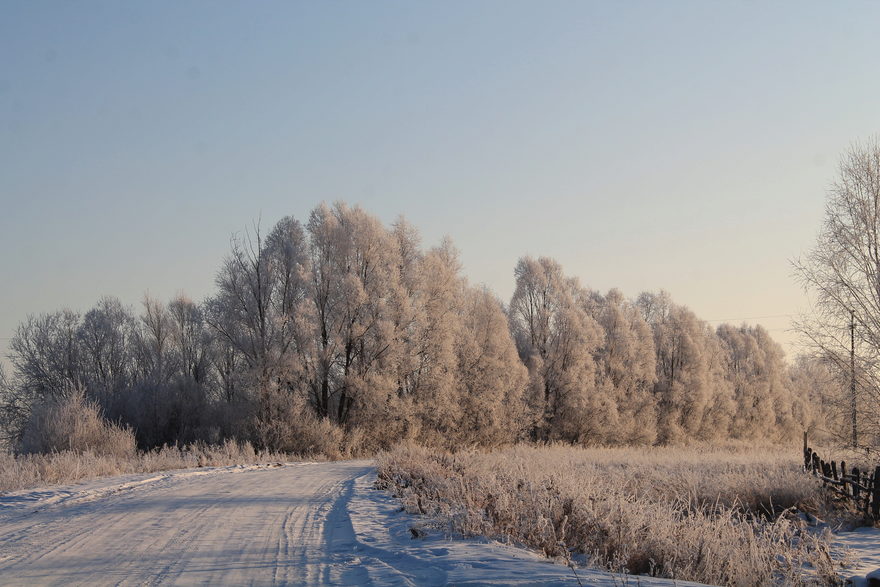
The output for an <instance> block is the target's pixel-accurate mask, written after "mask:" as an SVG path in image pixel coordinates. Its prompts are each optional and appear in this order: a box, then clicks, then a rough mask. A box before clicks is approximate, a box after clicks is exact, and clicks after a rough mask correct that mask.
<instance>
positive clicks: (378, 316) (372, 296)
mask: <svg viewBox="0 0 880 587" xmlns="http://www.w3.org/2000/svg"><path fill="white" fill-rule="evenodd" d="M308 232H309V236H310V248H309V254H310V259H311V275H310V279H309V281H310V283H309V289H308V293H307V295H308V297H309V298H310V302H311V306H312V307H311V312H312V315H313V322H312V328H313V330H312V333H311V339H312V349H313V351H312V354H311V357H312V359H311V360H310V365H311V367H310V368H311V375H310V376H309V377H310V381H311V394H312V399H313V402H314V404H315V406H316V407H317V411H318V414H319V415H320V416H322V417H329V418H331V419H333V420H334V421H336V422H338V423H341V424H342V423H345V422H346V421H348V419H349V417H350V416H351V415H352V412H353V410H355V411H356V410H357V409H358V405H362V404H363V401H364V399H365V398H361V397H360V396H361V395H362V394H363V393H368V392H369V393H371V394H374V395H375V394H376V393H379V394H381V395H382V396H384V398H385V399H388V398H389V397H390V394H392V393H393V391H394V387H395V381H394V380H393V376H391V375H390V373H392V372H393V371H394V368H393V366H391V365H389V363H390V362H391V359H392V357H393V355H394V351H395V341H396V332H395V330H396V321H395V311H394V310H395V306H396V305H397V304H398V303H399V300H400V298H401V297H402V296H403V295H404V294H403V291H402V288H401V286H400V261H399V258H398V248H397V244H396V242H395V239H394V238H393V237H392V235H391V233H390V232H389V231H388V230H387V229H386V228H385V227H383V226H382V224H381V223H380V222H379V220H378V219H376V218H375V217H373V216H370V215H369V214H367V213H366V212H364V211H363V210H362V209H361V208H359V207H353V208H350V207H348V206H347V205H345V204H342V203H338V204H335V205H334V206H333V207H332V208H331V207H329V206H326V205H321V206H319V207H317V208H316V209H315V210H313V211H312V214H311V216H310V218H309V223H308ZM373 399H374V400H375V399H376V398H375V397H374V398H373Z"/></svg>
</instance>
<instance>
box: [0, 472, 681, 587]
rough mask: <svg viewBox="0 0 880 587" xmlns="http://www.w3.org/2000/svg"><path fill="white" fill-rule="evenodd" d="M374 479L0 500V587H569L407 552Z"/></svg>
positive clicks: (504, 556) (318, 476)
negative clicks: (491, 586) (56, 586)
mask: <svg viewBox="0 0 880 587" xmlns="http://www.w3.org/2000/svg"><path fill="white" fill-rule="evenodd" d="M374 479H375V469H374V468H373V466H372V464H371V463H370V462H369V461H348V462H336V463H294V464H286V465H283V466H282V465H276V466H271V465H261V466H251V467H226V468H218V469H199V470H189V471H178V472H168V473H163V474H154V475H138V476H128V477H117V478H114V479H105V480H100V481H92V482H88V483H84V484H81V485H74V486H68V487H64V488H53V489H48V490H42V491H30V492H19V493H14V494H5V495H4V494H0V584H3V585H17V584H27V585H33V584H65V585H69V584H89V585H94V584H114V585H115V584H137V585H144V584H187V585H189V584H206V585H218V584H234V585H254V584H255V585H270V584H294V585H314V584H324V585H369V584H374V585H447V584H455V585H487V584H496V585H527V584H535V585H538V584H540V585H552V584H557V585H563V584H565V585H577V584H578V582H577V580H576V579H575V576H574V574H573V573H572V571H571V569H568V568H566V567H565V566H563V565H557V564H552V563H550V562H547V561H545V560H543V559H540V558H539V557H537V556H536V555H534V554H532V553H530V552H527V551H525V550H522V549H518V548H514V547H509V546H504V545H500V544H496V543H493V542H488V541H477V540H449V539H447V538H445V537H443V536H442V534H441V533H439V532H431V533H429V536H428V537H427V538H424V539H412V538H411V535H410V532H409V528H410V527H411V526H412V525H413V524H414V523H416V522H417V520H416V519H415V518H413V517H411V516H409V515H407V514H405V513H403V512H400V511H399V510H400V508H399V506H398V505H397V504H396V503H395V501H394V500H393V499H392V498H391V497H389V496H388V495H387V494H386V493H384V492H381V491H376V490H374V489H372V482H373V480H374ZM578 575H579V578H580V581H581V582H582V583H583V584H584V585H621V584H625V581H622V580H621V579H622V577H620V576H616V577H615V576H612V575H608V574H605V573H599V572H591V571H578ZM641 584H643V585H661V584H672V582H668V583H667V582H663V581H657V580H656V579H648V580H647V581H646V580H645V579H644V578H643V579H642V581H641ZM677 584H678V585H683V584H684V583H682V582H678V583H677Z"/></svg>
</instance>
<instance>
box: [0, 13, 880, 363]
mask: <svg viewBox="0 0 880 587" xmlns="http://www.w3.org/2000/svg"><path fill="white" fill-rule="evenodd" d="M0 7H2V14H3V17H2V19H0V204H2V206H0V248H2V251H3V256H2V260H0V276H2V284H3V285H2V288H0V308H2V309H0V339H3V338H8V337H10V336H12V334H13V332H14V329H15V326H16V325H17V324H18V322H19V321H21V320H22V319H23V318H24V317H25V316H26V315H27V314H28V313H41V312H47V311H52V310H55V309H58V308H60V307H65V306H66V307H71V308H73V309H79V310H85V309H87V308H89V307H90V306H91V305H92V304H93V303H94V301H95V300H97V299H98V298H99V297H100V296H102V295H108V294H110V295H116V296H118V297H120V298H121V299H122V300H123V301H124V302H125V303H127V304H130V305H133V306H137V305H138V304H139V301H140V300H141V298H142V296H143V294H144V292H146V291H149V292H150V293H151V294H152V295H155V296H159V297H163V298H167V297H170V296H171V295H174V294H175V293H176V292H178V291H185V292H187V293H188V294H189V295H190V296H192V297H194V298H196V299H200V298H202V297H203V296H205V295H207V294H209V293H210V292H211V291H212V288H213V278H214V274H215V272H216V269H217V268H218V266H219V263H220V260H221V258H222V257H223V255H224V254H225V253H226V251H227V249H228V243H229V238H230V235H231V234H232V233H233V232H235V231H238V230H241V229H243V228H244V227H245V226H247V225H249V224H251V223H252V222H253V221H255V220H256V219H258V218H262V223H263V224H264V225H265V226H267V227H268V226H270V225H271V224H273V223H274V222H275V221H276V220H278V219H279V218H280V217H282V216H284V215H288V214H292V215H294V216H297V217H299V218H303V219H304V218H305V217H306V216H307V214H308V211H309V210H310V209H311V208H313V207H314V206H315V205H316V204H317V203H319V202H321V201H328V202H329V201H334V200H345V201H348V202H350V203H358V204H361V205H362V206H364V207H365V208H366V209H368V210H370V211H371V212H373V213H375V214H377V215H378V216H379V217H381V218H382V219H383V220H385V221H388V222H390V221H392V220H393V219H394V218H395V217H397V216H398V215H399V214H403V215H405V216H406V217H407V218H408V219H409V220H410V221H412V222H413V223H414V224H415V225H417V226H418V227H419V228H420V229H421V231H422V234H423V236H424V239H425V242H426V243H428V244H431V243H436V242H438V241H439V240H440V239H441V238H442V237H443V236H444V235H449V236H450V237H452V239H453V241H454V242H455V243H456V245H457V246H458V247H459V248H460V249H461V253H462V255H461V258H462V262H463V265H464V269H465V272H466V273H467V275H468V276H469V277H470V278H471V280H472V281H475V282H483V283H486V284H487V285H489V286H490V287H491V288H492V289H494V290H495V291H496V292H497V293H498V294H499V295H500V296H501V297H502V298H505V299H506V298H508V297H509V295H510V293H511V292H512V289H513V267H514V265H515V263H516V260H517V258H518V257H519V256H521V255H524V254H531V255H549V256H552V257H555V258H556V259H557V260H559V261H560V262H561V263H562V264H563V266H564V267H565V268H566V270H567V272H568V273H570V274H574V275H578V276H579V277H580V278H581V280H582V281H583V283H584V284H586V285H589V286H591V287H594V288H597V289H600V290H606V289H608V288H610V287H619V288H620V289H622V290H623V292H624V293H625V294H627V295H629V296H635V295H636V294H638V292H639V291H642V290H646V289H650V290H656V289H660V288H665V289H667V290H669V291H670V292H671V293H672V295H673V297H674V298H675V299H676V300H677V301H679V302H681V303H684V304H687V305H688V306H690V307H691V308H692V309H694V310H695V311H696V312H697V313H698V315H700V316H701V317H702V318H704V319H708V320H721V319H732V320H733V321H736V322H738V321H740V319H743V318H752V317H757V316H773V318H762V319H760V320H757V321H758V322H761V323H763V324H765V326H766V327H767V328H769V329H770V330H771V331H772V332H773V334H774V336H775V337H776V338H777V339H779V340H781V341H782V342H784V343H785V344H786V346H787V348H788V349H789V350H793V348H794V347H793V346H792V345H793V342H794V337H793V336H792V335H790V334H788V333H786V332H785V329H786V328H787V327H788V322H789V315H791V314H795V313H797V312H798V311H799V310H801V309H803V308H804V307H805V298H804V295H803V294H802V292H801V290H800V287H799V286H798V285H797V284H796V283H795V282H794V280H793V279H792V277H791V269H790V263H789V261H790V260H791V259H792V258H793V257H796V256H798V255H799V254H801V253H803V252H805V251H806V250H807V249H808V248H809V247H810V246H812V243H813V241H814V239H815V235H816V233H817V231H818V229H819V225H820V222H821V219H822V212H823V205H824V198H825V190H826V188H827V187H828V185H829V184H830V183H831V182H832V181H833V180H834V176H835V173H836V162H837V159H838V156H839V154H840V153H841V151H843V150H844V149H846V148H847V147H848V145H849V144H850V143H851V142H853V141H856V140H859V139H863V138H866V137H868V136H871V135H874V134H875V133H876V132H877V131H878V120H880V119H878V114H880V100H878V99H877V98H878V96H880V76H878V75H877V66H876V55H877V54H878V49H880V42H878V40H877V34H876V30H877V25H878V23H880V4H878V3H856V2H853V3H806V2H774V3H758V2H709V1H699V2H631V1H629V2H586V1H582V2H511V1H502V2H433V3H428V2H310V3H304V2H303V3H295V2H258V3H245V2H223V1H212V2H207V1H201V2H195V1H189V2H163V1H160V2H149V3H148V2H140V3H135V2H127V3H123V2H92V1H75V2H74V1H70V2H67V1H65V2H30V1H27V2H25V1H11V0H2V1H0ZM749 321H750V322H753V321H755V320H749ZM5 342H6V341H4V340H0V349H2V347H3V345H4V344H5Z"/></svg>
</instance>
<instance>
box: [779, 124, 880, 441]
mask: <svg viewBox="0 0 880 587" xmlns="http://www.w3.org/2000/svg"><path fill="white" fill-rule="evenodd" d="M794 268H795V274H796V276H797V277H798V279H799V280H800V282H801V284H802V285H803V286H804V289H805V290H806V291H807V292H808V293H809V294H811V296H812V301H813V309H812V312H811V313H810V314H809V315H806V316H804V317H802V318H801V319H800V320H799V322H798V324H797V328H798V330H799V331H800V332H801V333H803V334H804V335H805V337H806V339H807V340H808V341H809V343H810V345H811V346H812V350H813V351H814V353H815V354H817V355H819V356H821V357H824V358H826V359H827V360H830V361H833V362H834V363H835V364H837V365H838V366H839V368H840V369H841V370H844V371H851V370H852V371H853V372H854V374H855V375H856V377H857V381H856V383H857V391H858V394H859V397H858V398H857V400H858V401H856V402H855V403H856V404H857V406H858V408H857V409H858V422H859V426H860V427H862V429H863V430H865V431H866V432H867V433H869V436H870V437H868V436H865V437H860V438H859V439H858V440H859V442H860V443H861V444H866V445H867V444H877V443H878V442H880V421H877V416H876V414H877V409H876V408H877V405H878V400H880V139H878V138H873V139H870V140H868V141H866V142H864V143H859V144H855V145H853V146H852V147H851V148H850V149H849V150H848V151H846V152H845V153H844V154H843V156H842V157H841V160H840V164H839V167H838V177H837V181H836V182H835V183H834V184H833V185H832V186H831V188H830V189H829V190H828V197H827V202H826V205H825V219H824V221H823V223H822V227H821V230H820V232H819V236H818V239H817V242H816V246H815V247H814V248H813V249H812V250H811V251H810V252H809V253H808V254H807V255H806V256H805V257H803V258H801V259H798V260H796V261H795V262H794ZM851 324H852V325H853V326H854V328H853V329H852V330H851ZM851 344H852V346H853V347H854V350H855V353H854V359H855V360H854V363H855V364H854V365H852V366H851V365H850V350H851ZM853 367H854V368H853ZM853 399H855V398H853Z"/></svg>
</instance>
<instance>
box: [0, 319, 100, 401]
mask: <svg viewBox="0 0 880 587" xmlns="http://www.w3.org/2000/svg"><path fill="white" fill-rule="evenodd" d="M81 319H82V317H81V316H80V315H79V314H77V313H75V312H72V311H70V310H61V311H58V312H54V313H51V314H43V315H41V316H28V317H27V319H26V320H25V321H24V322H22V323H21V324H19V326H18V328H17V329H16V332H15V336H13V337H12V340H11V341H10V343H9V349H10V351H11V354H10V359H11V362H12V367H13V369H14V372H15V374H16V379H17V384H18V386H19V388H20V391H21V393H22V394H23V396H25V397H28V398H35V399H43V398H46V397H49V396H54V395H59V394H60V393H62V392H63V391H64V390H65V389H71V388H74V387H78V386H81V385H82V384H83V383H84V378H85V373H84V371H83V368H84V365H83V360H82V350H81V341H80V338H79V336H78V332H79V326H80V321H81Z"/></svg>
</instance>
